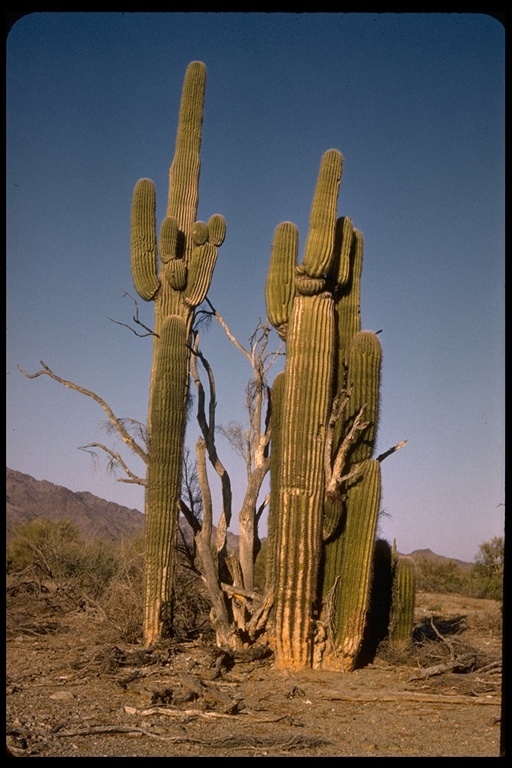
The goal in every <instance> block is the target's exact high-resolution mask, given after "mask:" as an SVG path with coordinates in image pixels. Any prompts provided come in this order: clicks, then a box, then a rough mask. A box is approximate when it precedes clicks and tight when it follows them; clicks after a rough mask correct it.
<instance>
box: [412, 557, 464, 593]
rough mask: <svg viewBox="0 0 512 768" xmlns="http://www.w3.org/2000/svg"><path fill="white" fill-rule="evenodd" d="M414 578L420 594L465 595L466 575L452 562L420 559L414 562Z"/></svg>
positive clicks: (426, 558)
mask: <svg viewBox="0 0 512 768" xmlns="http://www.w3.org/2000/svg"><path fill="white" fill-rule="evenodd" d="M416 578H417V589H418V590H419V591H421V592H457V593H459V594H466V591H465V590H467V575H466V574H465V572H464V571H463V570H462V569H461V568H460V567H459V566H458V565H457V563H455V562H454V561H453V560H447V561H444V560H443V561H436V560H433V559H431V558H428V557H420V558H418V559H417V560H416Z"/></svg>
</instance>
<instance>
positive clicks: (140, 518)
mask: <svg viewBox="0 0 512 768" xmlns="http://www.w3.org/2000/svg"><path fill="white" fill-rule="evenodd" d="M6 491H7V493H6V496H7V539H9V537H10V535H12V534H11V531H12V529H13V528H15V527H16V526H18V525H20V524H21V523H28V522H30V521H31V520H34V519H35V518H36V517H44V518H47V519H49V520H70V521H71V522H72V523H74V524H75V525H76V526H77V527H78V529H79V530H80V532H81V533H82V534H83V535H84V537H85V538H86V539H89V538H96V539H104V540H113V541H119V540H120V539H121V537H122V536H123V535H124V536H128V537H131V536H133V535H134V534H136V533H139V531H142V530H143V528H144V515H143V514H142V512H140V511H139V510H138V509H129V508H128V507H123V506H121V505H120V504H115V503H114V502H113V501H105V499H100V498H99V497H98V496H94V495H93V494H92V493H89V492H88V491H83V492H79V493H75V492H74V491H70V490H69V489H68V488H64V487H62V486H60V485H54V484H53V483H49V482H48V481H47V480H35V479H34V478H33V477H31V476H30V475H25V474H23V473H22V472H17V471H16V470H14V469H7V482H6ZM228 547H229V548H231V549H235V550H237V549H238V536H237V535H236V534H234V533H228ZM409 557H412V559H413V560H416V561H418V560H422V559H427V560H433V561H435V562H437V563H443V562H444V563H446V562H449V561H450V560H452V561H453V562H454V563H455V564H456V565H457V566H458V567H459V568H461V569H463V570H468V569H469V568H471V567H472V565H473V563H466V562H464V561H463V560H456V559H455V558H453V557H444V556H443V555H436V553H435V552H432V550H431V549H415V550H414V551H413V552H411V553H410V554H409Z"/></svg>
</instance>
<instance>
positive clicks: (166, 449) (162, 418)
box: [144, 316, 188, 646]
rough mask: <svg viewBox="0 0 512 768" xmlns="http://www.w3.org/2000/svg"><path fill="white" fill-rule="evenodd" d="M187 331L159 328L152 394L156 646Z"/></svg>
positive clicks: (149, 515)
mask: <svg viewBox="0 0 512 768" xmlns="http://www.w3.org/2000/svg"><path fill="white" fill-rule="evenodd" d="M186 343H187V332H186V326H185V321H184V320H183V319H182V318H181V317H175V316H172V317H169V318H167V319H166V320H165V321H164V323H163V324H162V327H161V331H160V340H159V344H158V351H157V355H156V365H155V385H154V387H153V389H152V393H151V395H152V396H151V434H150V439H149V452H150V456H151V461H150V463H149V467H148V474H147V496H146V521H145V522H146V534H145V549H146V569H145V594H144V610H145V632H146V635H145V639H146V643H147V644H148V646H151V645H154V644H155V643H156V642H157V641H158V639H159V638H160V636H161V635H162V634H163V633H164V632H165V631H166V630H167V629H168V625H169V623H170V622H171V620H172V603H171V597H172V587H173V577H174V565H175V563H174V556H173V554H174V548H175V545H176V535H177V525H178V512H179V510H178V501H177V500H179V498H180V495H181V468H182V464H183V437H184V432H185V421H186V399H187V383H188V365H187V360H188V358H187V354H186Z"/></svg>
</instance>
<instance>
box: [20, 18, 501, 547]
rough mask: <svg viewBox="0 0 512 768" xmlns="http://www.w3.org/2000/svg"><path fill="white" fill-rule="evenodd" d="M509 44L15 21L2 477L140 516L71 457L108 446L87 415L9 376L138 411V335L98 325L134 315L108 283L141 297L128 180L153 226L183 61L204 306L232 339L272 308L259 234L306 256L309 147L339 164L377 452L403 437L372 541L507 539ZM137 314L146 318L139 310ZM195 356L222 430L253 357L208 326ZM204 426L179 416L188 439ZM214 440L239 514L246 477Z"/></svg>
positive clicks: (474, 23)
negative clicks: (88, 496)
mask: <svg viewBox="0 0 512 768" xmlns="http://www.w3.org/2000/svg"><path fill="white" fill-rule="evenodd" d="M504 49H505V30H504V28H503V27H502V25H501V24H500V23H499V22H498V21H497V20H496V19H494V18H492V17H491V16H487V15H484V14H459V13H442V14H435V13H425V14H422V13H405V14H391V13H389V14H386V13H384V14H374V13H304V14H293V13H263V12H257V13H228V12H225V13H209V12H208V13H195V12H194V13H156V12H150V13H140V12H136V13H121V12H119V13H114V12H108V13H94V12H85V13H81V12H65V13H58V12H55V13H53V12H52V13H34V14H29V15H27V16H25V17H23V18H22V19H20V20H19V21H18V22H16V24H15V25H14V26H13V28H12V29H11V31H10V33H9V36H8V39H7V59H6V61H7V326H8V327H7V466H8V467H10V468H12V469H15V470H18V471H20V472H25V473H27V474H29V475H32V476H33V477H35V478H37V479H40V480H49V481H50V482H52V483H56V484H58V485H63V486H65V487H67V488H70V489H71V490H74V491H90V492H91V493H94V494H95V495H97V496H101V497H103V498H105V499H108V500H112V501H116V502H118V503H120V504H123V505H126V506H128V507H135V508H138V509H140V510H142V509H143V490H142V489H141V488H139V487H137V486H133V485H126V484H123V483H119V482H117V481H116V479H115V478H114V477H112V476H111V475H110V474H109V473H108V472H107V469H106V461H105V459H104V458H101V461H100V464H99V466H98V467H96V468H95V467H94V465H93V463H92V462H91V459H90V456H89V455H88V454H87V453H84V452H83V451H80V450H78V448H79V446H82V445H85V444H87V443H90V442H93V441H102V442H104V443H107V444H108V445H110V446H111V447H112V448H119V440H116V439H115V438H114V436H110V437H109V436H108V435H107V434H106V433H105V431H104V429H103V428H102V424H103V423H104V421H105V415H104V413H103V411H102V410H101V409H100V407H99V406H98V405H97V404H96V403H95V402H93V401H92V400H90V399H88V398H86V397H83V396H81V395H79V394H77V393H76V392H73V391H71V390H68V389H65V388H64V387H62V386H60V385H59V384H57V383H56V382H54V381H51V380H50V379H49V378H48V377H46V376H43V377H40V378H38V379H36V380H28V379H26V378H24V377H23V375H22V374H21V373H20V372H19V371H18V370H17V367H16V366H17V365H20V366H21V367H22V368H24V369H25V370H27V371H29V372H35V371H36V370H38V369H39V368H40V364H39V361H40V360H43V361H44V362H45V363H46V364H47V365H49V366H50V367H51V368H52V369H53V370H54V371H55V372H56V373H57V374H58V375H60V376H62V377H63V378H65V379H70V380H72V381H74V382H76V383H77V384H79V385H81V386H83V387H86V388H88V389H91V390H94V391H95V392H96V393H97V394H98V395H100V396H101V397H103V398H104V399H105V400H107V401H108V403H109V404H110V405H111V406H112V408H113V409H114V411H115V413H116V414H117V415H118V416H120V417H129V418H133V419H139V420H141V421H144V420H145V418H146V410H147V399H148V382H149V366H150V361H151V342H150V340H149V339H138V338H137V337H136V336H135V335H134V334H133V333H131V332H130V331H129V330H128V329H127V328H125V327H123V326H122V325H119V324H116V323H114V322H112V320H111V319H113V320H116V321H118V322H121V323H130V322H131V318H132V315H133V309H134V306H133V304H132V302H131V301H130V299H128V298H127V297H126V296H124V295H123V294H124V292H128V293H130V294H131V295H133V296H135V295H136V294H135V289H134V288H133V284H132V280H131V275H130V263H129V261H130V260H129V234H130V233H129V219H130V204H131V196H132V192H133V187H134V185H135V183H136V182H137V180H138V179H139V178H141V177H149V178H151V179H153V181H154V182H155V184H156V188H157V200H158V212H157V213H158V217H159V219H161V218H162V216H163V215H164V210H165V205H166V199H167V189H168V183H167V178H168V168H169V165H170V163H171V160H172V156H173V152H174V141H175V134H176V126H177V118H178V108H179V100H180V96H181V88H182V83H183V77H184V74H185V70H186V67H187V65H188V64H189V62H191V61H194V60H200V61H203V62H204V63H205V64H206V66H207V70H208V78H207V86H206V106H205V119H204V125H203V143H202V153H201V160H202V165H201V181H200V202H199V218H201V219H203V220H206V219H208V218H209V216H210V215H211V214H213V213H221V214H222V215H223V216H224V217H225V218H226V221H227V236H226V240H225V243H224V245H223V246H222V248H221V249H220V250H219V258H218V261H217V266H216V269H215V273H214V277H213V283H212V287H211V290H210V293H209V297H210V299H211V301H212V302H213V303H214V305H215V306H216V308H217V309H218V311H219V312H220V313H221V314H222V315H223V317H224V318H225V320H226V322H227V323H228V324H229V326H230V328H231V329H232V331H233V332H234V333H235V335H236V336H237V337H238V339H239V340H240V342H241V343H243V344H246V343H247V342H248V339H249V336H250V335H251V333H252V331H253V330H254V328H255V325H256V323H257V322H258V320H259V318H264V317H265V302H264V288H265V278H266V271H267V267H268V260H269V255H270V246H271V241H272V235H273V231H274V229H275V227H276V225H277V224H278V223H280V222H281V221H284V220H291V221H294V222H295V223H296V224H297V226H298V227H299V231H300V244H301V246H302V247H303V245H304V242H305V238H306V234H307V226H308V216H309V208H310V204H311V198H312V194H313V189H314V184H315V180H316V175H317V171H318V165H319V162H320V157H321V155H322V154H323V152H325V151H326V150H327V149H329V148H331V147H334V148H337V149H339V150H341V152H342V153H343V156H344V172H343V179H342V185H341V193H340V200H339V206H338V213H339V215H340V216H342V215H343V216H350V218H351V219H352V221H353V223H354V225H355V226H356V227H357V228H359V229H360V230H361V231H362V232H363V234H364V237H365V260H364V268H363V278H362V325H363V328H366V329H372V330H380V329H382V333H381V334H380V340H381V344H382V347H383V371H382V398H381V418H380V426H379V433H378V446H377V450H378V451H379V452H382V451H385V450H386V449H388V448H390V447H391V446H392V445H394V444H396V443H397V442H399V441H401V440H408V443H407V445H406V446H405V447H404V448H403V449H402V450H400V451H398V452H397V453H395V454H394V455H393V456H390V457H389V458H387V459H386V460H385V461H384V463H383V465H382V470H383V500H382V507H383V515H382V517H381V521H380V535H382V536H383V537H385V538H387V539H388V541H390V542H392V541H393V540H394V539H396V541H397V545H398V548H399V550H400V551H401V552H411V551H412V550H414V549H423V548H430V549H432V550H434V551H435V552H437V553H439V554H442V555H445V556H448V557H454V558H460V559H462V560H468V561H472V560H473V559H474V557H475V555H476V553H477V551H478V547H479V546H480V544H481V543H483V542H484V541H488V540H489V539H491V538H492V537H493V536H500V535H503V532H504V502H505V498H504V473H505V470H504V465H505V461H504V453H505V448H504V443H505V414H504V411H505V406H504V400H505V395H504V389H505V387H504V367H505V363H504V357H505V354H504V349H505V340H504V314H505V309H504V305H505V288H504V281H505V244H504V241H505V235H504V229H505V225H504V221H505V213H504V210H505V192H504V187H505V168H504V166H505V162H504V155H505V149H504V144H505V141H504V114H505V96H504V69H505V64H504V57H505V54H504ZM301 253H302V250H301ZM140 304H141V305H142V304H143V302H142V300H140ZM140 312H141V319H143V320H144V321H145V322H146V323H147V324H148V325H151V324H152V317H153V305H152V304H147V305H144V306H140ZM109 318H111V319H109ZM277 341H278V339H277V334H275V332H273V335H272V341H271V343H272V344H273V345H274V347H276V346H277ZM203 349H204V352H205V354H206V355H207V357H208V358H209V359H210V360H211V362H212V364H213V365H214V368H215V373H216V380H217V399H218V421H219V422H227V421H230V420H238V421H243V419H244V418H245V415H244V387H245V384H246V382H247V379H248V377H249V374H250V370H249V366H248V363H247V361H246V360H245V359H244V358H243V357H242V356H241V355H240V353H239V352H237V350H236V349H235V348H234V347H233V346H232V345H231V344H230V342H229V341H228V340H227V339H226V338H225V337H224V336H223V334H222V333H221V331H220V329H219V328H217V327H216V326H212V327H211V329H210V331H209V332H208V333H206V334H204V335H203ZM198 433H199V430H198V428H197V426H196V424H195V422H194V421H191V422H190V425H189V441H190V444H191V445H193V444H194V443H195V440H196V437H197V435H198ZM219 448H220V450H221V451H222V458H223V460H224V461H225V463H226V465H227V467H228V469H229V471H230V473H231V476H232V482H233V486H234V491H235V502H236V503H239V502H240V500H241V493H242V491H243V488H244V478H245V469H244V466H243V465H242V464H241V462H240V461H239V460H238V458H237V456H236V454H234V453H233V451H232V450H230V449H229V447H228V446H227V444H226V443H221V442H219ZM125 455H126V456H127V457H128V456H129V455H128V454H125ZM132 468H133V469H134V471H136V472H142V471H143V469H142V465H141V464H140V463H137V462H136V461H133V462H132ZM212 480H213V481H214V478H212ZM236 503H235V514H236V511H237V507H236ZM234 530H235V532H236V530H237V529H236V525H235V526H234ZM263 533H264V531H263Z"/></svg>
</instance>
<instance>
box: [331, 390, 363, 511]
mask: <svg viewBox="0 0 512 768" xmlns="http://www.w3.org/2000/svg"><path fill="white" fill-rule="evenodd" d="M365 409H366V403H365V404H364V405H362V406H361V408H360V409H359V412H358V413H357V415H356V417H355V419H354V422H353V424H352V426H351V427H350V429H349V431H348V432H347V434H346V435H345V437H344V438H343V442H342V444H341V445H340V447H339V450H338V453H337V455H336V458H335V460H334V465H333V468H332V473H331V475H330V478H329V481H328V483H327V487H326V491H325V492H326V495H327V496H336V494H337V493H338V488H339V486H340V483H341V482H342V480H347V479H348V478H349V477H352V475H353V474H355V472H357V471H358V470H354V472H351V473H350V474H349V475H346V476H345V477H342V474H341V473H342V469H343V465H344V464H345V460H346V458H347V453H348V450H349V448H350V446H351V445H352V443H353V442H354V440H355V439H356V437H357V434H358V432H361V431H362V430H364V429H366V427H367V426H368V423H369V422H367V421H363V420H362V418H363V413H364V411H365Z"/></svg>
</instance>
